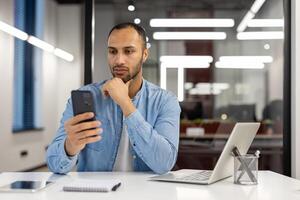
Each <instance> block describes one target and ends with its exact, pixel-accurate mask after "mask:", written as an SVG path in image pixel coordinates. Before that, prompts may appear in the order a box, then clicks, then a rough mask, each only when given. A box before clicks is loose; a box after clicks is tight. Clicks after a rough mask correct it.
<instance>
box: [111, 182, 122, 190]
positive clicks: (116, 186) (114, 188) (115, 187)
mask: <svg viewBox="0 0 300 200" xmlns="http://www.w3.org/2000/svg"><path fill="white" fill-rule="evenodd" d="M120 186H121V183H118V184H117V185H115V186H114V187H113V188H112V189H111V190H112V191H116V190H117V189H118V188H119V187H120Z"/></svg>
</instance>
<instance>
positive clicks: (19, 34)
mask: <svg viewBox="0 0 300 200" xmlns="http://www.w3.org/2000/svg"><path fill="white" fill-rule="evenodd" d="M0 30H1V31H3V32H5V33H8V34H9V35H12V36H14V37H16V38H19V39H20V40H27V42H28V43H30V44H32V45H34V46H36V47H38V48H41V49H43V50H45V51H48V52H50V53H54V55H56V56H58V57H60V58H62V59H65V60H66V61H69V62H71V61H73V60H74V56H73V55H72V54H70V53H68V52H66V51H64V50H62V49H59V48H54V46H52V45H51V44H48V43H47V42H45V41H43V40H40V39H38V38H36V37H34V36H31V35H28V34H27V33H25V32H23V31H21V30H19V29H17V28H15V27H13V26H11V25H8V24H6V23H4V22H2V21H0Z"/></svg>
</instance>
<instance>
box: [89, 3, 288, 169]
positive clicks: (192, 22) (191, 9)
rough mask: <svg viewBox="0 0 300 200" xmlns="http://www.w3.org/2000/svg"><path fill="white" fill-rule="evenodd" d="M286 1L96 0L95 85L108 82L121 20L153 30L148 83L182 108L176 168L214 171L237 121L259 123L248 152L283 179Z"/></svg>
mask: <svg viewBox="0 0 300 200" xmlns="http://www.w3.org/2000/svg"><path fill="white" fill-rule="evenodd" d="M283 5H284V3H283V0H272V1H268V0H243V1H241V0H211V1H204V0H203V1H202V0H188V1H181V0H168V1H160V0H152V1H151V3H149V1H146V0H139V1H127V0H114V1H103V0H95V43H94V45H95V54H94V61H95V65H94V72H93V81H99V80H101V79H105V78H109V77H110V74H109V70H108V66H107V61H106V37H107V34H108V31H109V30H110V28H111V27H112V26H113V25H115V24H116V23H120V22H127V21H130V22H134V23H137V24H140V25H141V26H143V27H144V28H145V30H146V32H147V37H148V47H149V48H150V57H149V59H148V60H147V62H146V63H145V64H144V66H143V75H144V78H145V79H147V80H149V81H151V82H153V83H155V84H157V85H160V86H161V87H162V88H164V89H167V90H170V91H172V92H173V93H175V94H176V95H177V96H178V100H179V101H180V106H181V109H182V113H181V120H180V147H179V154H178V159H177V163H176V166H175V167H174V169H180V168H194V169H212V168H213V166H214V165H215V163H216V161H217V159H218V156H219V155H220V153H221V151H222V148H223V146H224V144H225V142H226V139H227V138H228V136H229V134H230V132H231V130H232V128H233V127H234V125H235V124H236V123H237V122H260V123H261V126H260V128H259V131H258V134H257V136H256V138H255V140H254V142H253V144H252V146H251V149H250V153H253V152H254V151H255V150H260V152H261V158H260V160H259V168H260V169H266V170H272V171H276V172H279V173H283V134H290V133H283V92H284V88H283V85H284V84H283V83H284V79H283V78H284V76H283V74H284V69H285V67H287V66H284V59H285V58H284V12H283Z"/></svg>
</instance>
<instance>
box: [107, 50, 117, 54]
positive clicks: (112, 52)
mask: <svg viewBox="0 0 300 200" xmlns="http://www.w3.org/2000/svg"><path fill="white" fill-rule="evenodd" d="M109 53H110V54H116V53H117V51H116V50H109Z"/></svg>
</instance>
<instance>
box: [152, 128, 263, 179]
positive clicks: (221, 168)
mask: <svg viewBox="0 0 300 200" xmlns="http://www.w3.org/2000/svg"><path fill="white" fill-rule="evenodd" d="M259 126H260V123H237V124H236V125H235V126H234V128H233V130H232V132H231V134H230V136H229V138H228V140H227V142H226V145H225V147H224V149H223V151H222V153H221V156H220V157H219V159H218V162H217V164H216V166H215V168H214V170H192V169H182V170H178V171H173V172H169V173H167V174H164V175H159V176H154V177H151V178H150V180H157V181H168V182H181V183H194V184H211V183H214V182H216V181H219V180H221V179H224V178H227V177H229V176H232V174H233V156H232V154H231V151H232V149H233V148H234V147H237V148H238V150H239V151H240V153H241V154H246V153H247V151H248V149H249V147H250V145H251V143H252V141H253V139H254V137H255V135H256V133H257V131H258V128H259Z"/></svg>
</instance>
